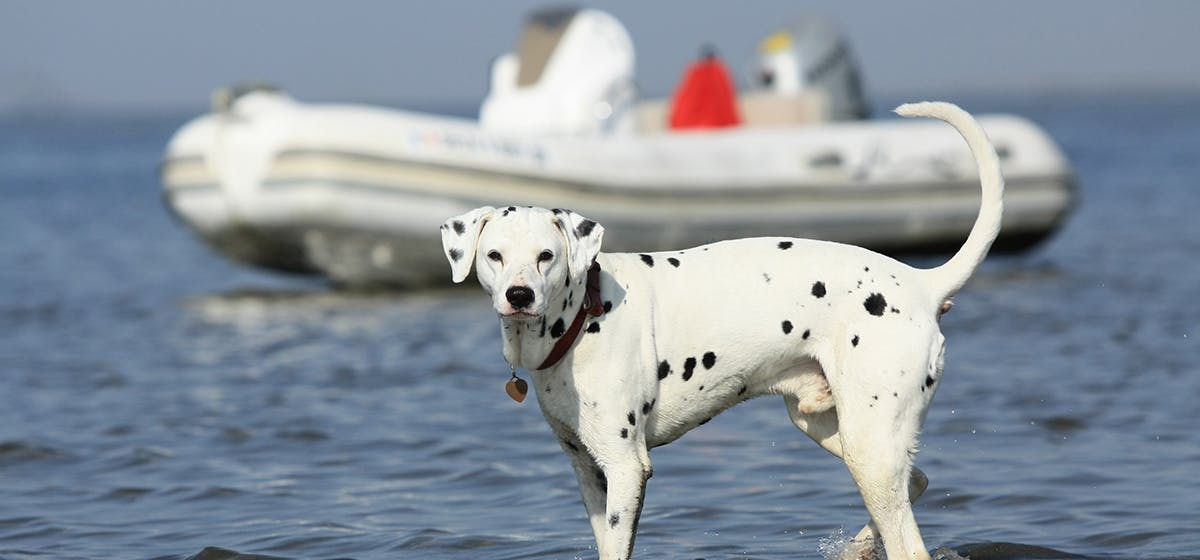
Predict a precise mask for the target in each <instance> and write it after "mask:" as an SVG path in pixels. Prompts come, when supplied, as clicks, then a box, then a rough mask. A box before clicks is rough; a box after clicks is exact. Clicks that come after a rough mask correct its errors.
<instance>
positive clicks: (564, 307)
mask: <svg viewBox="0 0 1200 560" xmlns="http://www.w3.org/2000/svg"><path fill="white" fill-rule="evenodd" d="M562 310H563V311H566V310H567V299H566V298H563V308H562Z"/></svg>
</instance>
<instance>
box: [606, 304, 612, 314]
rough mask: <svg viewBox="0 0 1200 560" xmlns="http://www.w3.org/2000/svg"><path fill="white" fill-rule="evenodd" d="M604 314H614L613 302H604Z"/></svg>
mask: <svg viewBox="0 0 1200 560" xmlns="http://www.w3.org/2000/svg"><path fill="white" fill-rule="evenodd" d="M604 312H605V313H611V312H612V302H611V301H606V302H604Z"/></svg>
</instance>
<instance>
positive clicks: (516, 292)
mask: <svg viewBox="0 0 1200 560" xmlns="http://www.w3.org/2000/svg"><path fill="white" fill-rule="evenodd" d="M504 297H505V298H507V299H508V303H510V304H512V306H513V308H514V309H524V308H526V307H529V306H530V305H532V304H533V290H531V289H529V288H527V287H525V286H513V287H511V288H509V289H508V290H507V291H505V292H504Z"/></svg>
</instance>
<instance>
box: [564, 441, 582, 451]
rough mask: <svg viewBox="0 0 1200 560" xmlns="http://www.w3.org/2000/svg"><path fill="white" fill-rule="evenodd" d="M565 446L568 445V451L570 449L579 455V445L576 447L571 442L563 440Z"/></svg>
mask: <svg viewBox="0 0 1200 560" xmlns="http://www.w3.org/2000/svg"><path fill="white" fill-rule="evenodd" d="M563 444H564V445H566V446H567V448H568V449H570V450H571V451H574V452H576V453H579V446H578V445H575V444H574V443H571V442H569V441H566V440H563Z"/></svg>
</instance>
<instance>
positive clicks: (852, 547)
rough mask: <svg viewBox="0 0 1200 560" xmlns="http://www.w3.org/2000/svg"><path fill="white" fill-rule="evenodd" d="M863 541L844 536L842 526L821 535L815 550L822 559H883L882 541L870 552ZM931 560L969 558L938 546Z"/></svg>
mask: <svg viewBox="0 0 1200 560" xmlns="http://www.w3.org/2000/svg"><path fill="white" fill-rule="evenodd" d="M864 544H866V543H864V542H863V541H860V540H856V539H854V538H853V537H849V536H846V531H845V530H844V529H843V528H842V527H838V528H837V530H836V531H834V532H833V533H831V534H830V535H829V536H827V537H821V539H820V540H819V541H817V551H818V552H820V553H821V558H822V559H823V560H845V559H846V558H856V559H857V558H877V559H880V560H882V559H885V558H887V554H886V553H885V552H884V550H883V543H882V542H876V543H874V544H875V546H874V550H872V551H871V552H870V553H866V551H864V550H862V548H863V545H864ZM933 560H969V559H968V558H965V557H963V556H959V555H958V553H957V552H955V551H954V550H951V549H949V548H945V547H942V548H939V549H937V550H935V551H933Z"/></svg>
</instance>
